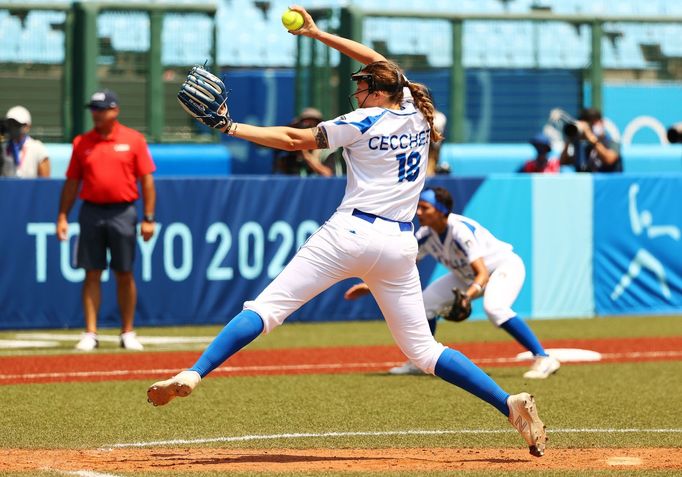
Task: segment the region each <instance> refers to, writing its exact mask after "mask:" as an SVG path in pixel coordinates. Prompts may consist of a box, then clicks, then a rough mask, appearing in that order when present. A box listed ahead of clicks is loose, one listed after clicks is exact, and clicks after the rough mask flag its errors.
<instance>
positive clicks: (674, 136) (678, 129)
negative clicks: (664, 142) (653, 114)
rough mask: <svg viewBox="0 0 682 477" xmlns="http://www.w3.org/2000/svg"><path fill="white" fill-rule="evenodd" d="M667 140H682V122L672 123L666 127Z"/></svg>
mask: <svg viewBox="0 0 682 477" xmlns="http://www.w3.org/2000/svg"><path fill="white" fill-rule="evenodd" d="M667 135H668V141H670V142H671V143H673V144H675V143H678V142H682V123H677V124H673V125H672V126H670V128H668V134H667Z"/></svg>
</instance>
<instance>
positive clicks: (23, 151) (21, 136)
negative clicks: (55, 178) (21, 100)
mask: <svg viewBox="0 0 682 477" xmlns="http://www.w3.org/2000/svg"><path fill="white" fill-rule="evenodd" d="M30 130H31V113H29V111H28V109H26V108H25V107H23V106H14V107H12V108H10V109H9V111H7V114H6V115H5V118H4V120H3V121H2V125H0V136H1V137H2V153H1V154H2V170H1V171H0V175H2V176H5V177H22V178H25V179H33V178H36V177H50V159H49V157H48V155H47V149H46V148H45V145H44V144H43V143H42V142H41V141H38V140H37V139H33V138H32V137H31V136H29V135H28V133H29V131H30Z"/></svg>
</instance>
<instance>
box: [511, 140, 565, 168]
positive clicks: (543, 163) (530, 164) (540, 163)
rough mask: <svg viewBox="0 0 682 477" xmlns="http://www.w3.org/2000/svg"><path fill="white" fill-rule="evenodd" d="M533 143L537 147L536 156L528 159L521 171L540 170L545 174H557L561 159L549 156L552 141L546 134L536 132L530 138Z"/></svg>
mask: <svg viewBox="0 0 682 477" xmlns="http://www.w3.org/2000/svg"><path fill="white" fill-rule="evenodd" d="M529 142H530V143H531V145H532V146H533V147H534V148H535V153H536V154H535V158H534V159H530V160H528V161H526V162H525V163H524V164H523V166H521V169H520V170H519V172H540V173H543V174H556V173H557V172H559V170H560V169H561V164H560V163H559V159H552V158H550V157H549V155H550V153H551V152H552V141H551V140H550V139H549V137H547V136H546V135H545V134H543V133H540V134H536V135H535V136H533V137H532V138H530V141H529Z"/></svg>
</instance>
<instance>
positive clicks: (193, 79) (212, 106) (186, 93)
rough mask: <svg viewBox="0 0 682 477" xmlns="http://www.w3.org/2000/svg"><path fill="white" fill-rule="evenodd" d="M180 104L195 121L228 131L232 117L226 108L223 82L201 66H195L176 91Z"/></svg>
mask: <svg viewBox="0 0 682 477" xmlns="http://www.w3.org/2000/svg"><path fill="white" fill-rule="evenodd" d="M178 101H179V102H180V106H182V108H183V109H184V110H185V111H187V113H188V114H189V115H190V116H192V117H193V118H194V119H196V120H197V121H199V122H201V123H203V124H205V125H206V126H208V127H211V128H214V129H220V130H221V131H225V132H229V130H230V126H232V123H233V122H234V121H232V118H230V112H229V111H228V109H227V90H226V88H225V83H223V81H222V80H221V79H220V78H218V77H217V76H215V75H213V74H211V73H209V72H208V71H206V70H205V69H204V68H203V67H202V66H195V67H194V68H192V69H191V70H190V72H189V74H188V75H187V79H186V80H185V82H184V83H182V86H181V87H180V91H179V92H178Z"/></svg>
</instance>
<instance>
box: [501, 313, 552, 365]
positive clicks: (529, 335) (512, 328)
mask: <svg viewBox="0 0 682 477" xmlns="http://www.w3.org/2000/svg"><path fill="white" fill-rule="evenodd" d="M500 328H502V329H503V330H504V331H506V332H507V333H509V334H510V335H512V336H513V337H514V339H515V340H516V341H518V342H519V343H521V345H522V346H523V347H524V348H526V349H527V350H528V351H530V352H531V353H533V355H534V356H547V353H546V352H545V348H543V347H542V345H541V344H540V341H539V340H538V338H537V336H535V333H533V330H531V329H530V327H529V326H528V325H527V324H526V322H525V321H523V320H522V319H521V318H519V317H518V316H515V317H514V318H512V319H510V320H507V321H505V322H504V323H502V325H501V326H500Z"/></svg>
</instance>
